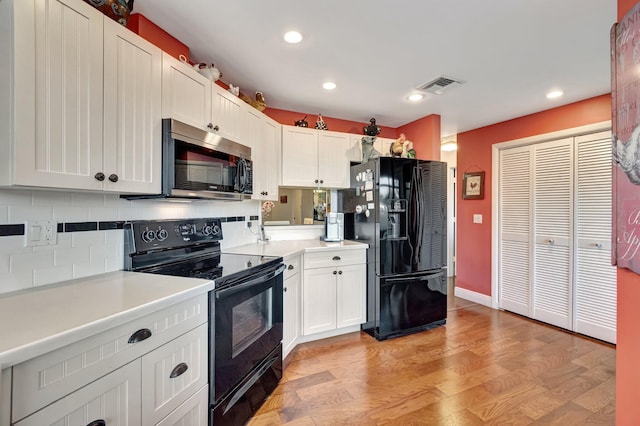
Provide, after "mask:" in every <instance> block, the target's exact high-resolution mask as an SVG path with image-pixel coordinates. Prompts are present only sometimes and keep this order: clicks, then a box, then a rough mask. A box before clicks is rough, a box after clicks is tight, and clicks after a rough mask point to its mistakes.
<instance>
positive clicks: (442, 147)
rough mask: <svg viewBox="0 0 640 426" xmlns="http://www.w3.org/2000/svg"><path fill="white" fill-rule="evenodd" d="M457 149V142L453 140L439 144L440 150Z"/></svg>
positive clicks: (449, 150)
mask: <svg viewBox="0 0 640 426" xmlns="http://www.w3.org/2000/svg"><path fill="white" fill-rule="evenodd" d="M457 149H458V144H457V143H456V142H455V141H449V142H444V143H443V144H442V145H440V150H442V151H447V152H451V151H455V150H457Z"/></svg>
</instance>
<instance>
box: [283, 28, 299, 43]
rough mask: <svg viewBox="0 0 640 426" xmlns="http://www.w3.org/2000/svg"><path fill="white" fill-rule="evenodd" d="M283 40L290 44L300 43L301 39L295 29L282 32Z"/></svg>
mask: <svg viewBox="0 0 640 426" xmlns="http://www.w3.org/2000/svg"><path fill="white" fill-rule="evenodd" d="M284 41H286V42H287V43H291V44H295V43H300V42H301V41H302V34H300V33H299V32H297V31H287V32H286V33H284Z"/></svg>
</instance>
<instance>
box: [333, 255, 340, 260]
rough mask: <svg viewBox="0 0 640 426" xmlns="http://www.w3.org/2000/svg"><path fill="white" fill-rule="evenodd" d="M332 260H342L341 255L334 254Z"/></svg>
mask: <svg viewBox="0 0 640 426" xmlns="http://www.w3.org/2000/svg"><path fill="white" fill-rule="evenodd" d="M331 260H340V256H333V259H331Z"/></svg>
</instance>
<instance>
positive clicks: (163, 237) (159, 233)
mask: <svg viewBox="0 0 640 426" xmlns="http://www.w3.org/2000/svg"><path fill="white" fill-rule="evenodd" d="M168 236H169V233H168V232H167V230H166V229H162V228H160V229H158V231H157V232H156V238H157V239H158V241H164V240H166V239H167V237H168Z"/></svg>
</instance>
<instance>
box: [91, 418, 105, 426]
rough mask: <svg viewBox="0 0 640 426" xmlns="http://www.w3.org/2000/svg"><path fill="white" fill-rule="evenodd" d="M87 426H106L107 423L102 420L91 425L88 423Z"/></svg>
mask: <svg viewBox="0 0 640 426" xmlns="http://www.w3.org/2000/svg"><path fill="white" fill-rule="evenodd" d="M87 426H107V422H105V421H104V420H102V419H100V420H94V421H92V422H91V423H89V424H88V425H87Z"/></svg>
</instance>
